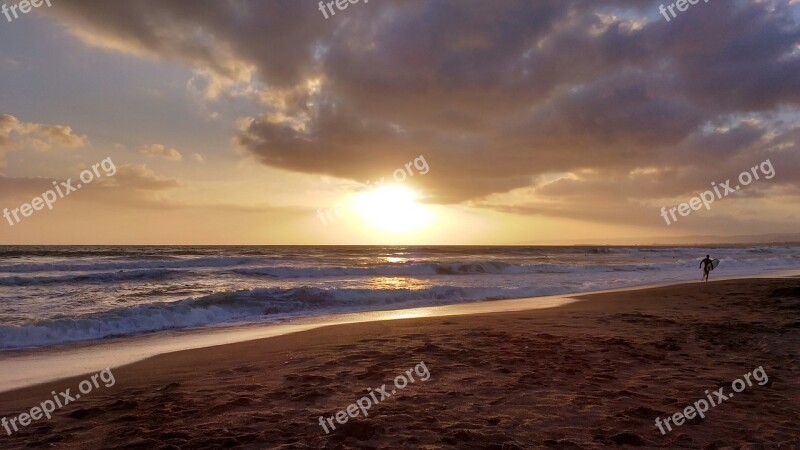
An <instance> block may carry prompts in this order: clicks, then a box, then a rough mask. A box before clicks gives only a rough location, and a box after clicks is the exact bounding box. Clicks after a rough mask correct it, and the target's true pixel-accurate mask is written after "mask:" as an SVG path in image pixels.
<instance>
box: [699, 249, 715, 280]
mask: <svg viewBox="0 0 800 450" xmlns="http://www.w3.org/2000/svg"><path fill="white" fill-rule="evenodd" d="M713 264H714V261H713V260H712V259H711V256H710V255H706V259H704V260H702V261H700V267H702V268H703V281H708V272H711V269H712V268H713V267H714V265H713Z"/></svg>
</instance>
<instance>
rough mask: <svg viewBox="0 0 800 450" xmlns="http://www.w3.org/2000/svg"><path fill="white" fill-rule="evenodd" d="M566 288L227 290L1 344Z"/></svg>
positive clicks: (68, 320)
mask: <svg viewBox="0 0 800 450" xmlns="http://www.w3.org/2000/svg"><path fill="white" fill-rule="evenodd" d="M563 292H564V289H563V288H544V289H543V288H515V289H498V288H463V287H454V286H434V287H431V288H427V289H417V290H413V289H397V290H378V291H376V290H371V289H320V288H309V287H304V288H295V289H278V288H264V289H253V290H248V291H238V292H222V293H217V294H212V295H208V296H204V297H198V298H190V299H185V300H179V301H176V302H170V303H156V304H148V305H139V306H134V307H126V308H115V309H112V310H109V311H104V312H100V313H93V314H86V315H82V316H76V317H57V318H53V319H49V320H44V321H39V322H34V323H30V324H26V325H3V326H0V348H2V349H14V348H24V347H40V346H49V345H57V344H64V343H69V342H78V341H87V340H96V339H102V338H108V337H113V336H126V335H133V334H141V333H147V332H155V331H162V330H171V329H181V328H192V327H200V326H208V325H218V324H231V323H242V322H258V321H265V320H267V321H268V320H277V319H283V318H287V317H293V316H298V315H314V314H327V313H332V312H347V311H366V310H375V309H386V308H398V307H413V306H431V305H443V304H452V303H459V302H469V301H481V300H489V299H491V300H495V299H507V298H521V297H533V296H540V295H551V294H558V293H563Z"/></svg>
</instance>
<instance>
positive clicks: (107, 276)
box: [0, 269, 183, 286]
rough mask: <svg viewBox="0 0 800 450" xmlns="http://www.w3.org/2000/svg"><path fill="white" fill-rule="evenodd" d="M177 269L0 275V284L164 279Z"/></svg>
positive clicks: (171, 275)
mask: <svg viewBox="0 0 800 450" xmlns="http://www.w3.org/2000/svg"><path fill="white" fill-rule="evenodd" d="M182 273H183V272H180V271H177V270H167V269H156V270H130V271H127V272H124V271H119V272H105V273H84V274H76V275H61V276H44V277H17V276H15V277H0V286H35V285H42V284H56V283H76V282H85V283H106V282H110V281H128V280H166V279H169V278H174V277H177V276H179V275H181V274H182Z"/></svg>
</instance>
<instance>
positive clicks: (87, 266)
mask: <svg viewBox="0 0 800 450" xmlns="http://www.w3.org/2000/svg"><path fill="white" fill-rule="evenodd" d="M271 260H272V258H263V257H262V258H258V257H238V258H237V257H224V256H223V257H209V258H193V259H172V258H170V259H151V258H149V259H145V260H138V261H99V262H98V261H95V262H87V263H83V264H81V263H77V264H76V263H38V264H12V265H6V266H2V265H0V272H5V273H25V272H92V271H104V270H137V269H194V268H224V267H233V266H244V265H252V264H264V263H265V262H269V261H271Z"/></svg>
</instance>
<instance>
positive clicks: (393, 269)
mask: <svg viewBox="0 0 800 450" xmlns="http://www.w3.org/2000/svg"><path fill="white" fill-rule="evenodd" d="M649 270H658V268H657V267H656V266H655V264H638V265H635V264H619V265H585V266H570V265H560V264H511V263H506V262H502V261H484V262H471V263H451V264H436V263H415V264H406V265H399V264H394V265H380V266H368V267H252V268H242V269H233V270H231V271H232V272H233V273H236V274H238V275H244V276H252V277H272V278H326V277H346V276H387V277H389V276H430V275H476V274H501V275H502V274H509V275H512V274H536V273H575V272H620V271H633V272H640V271H649Z"/></svg>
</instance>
